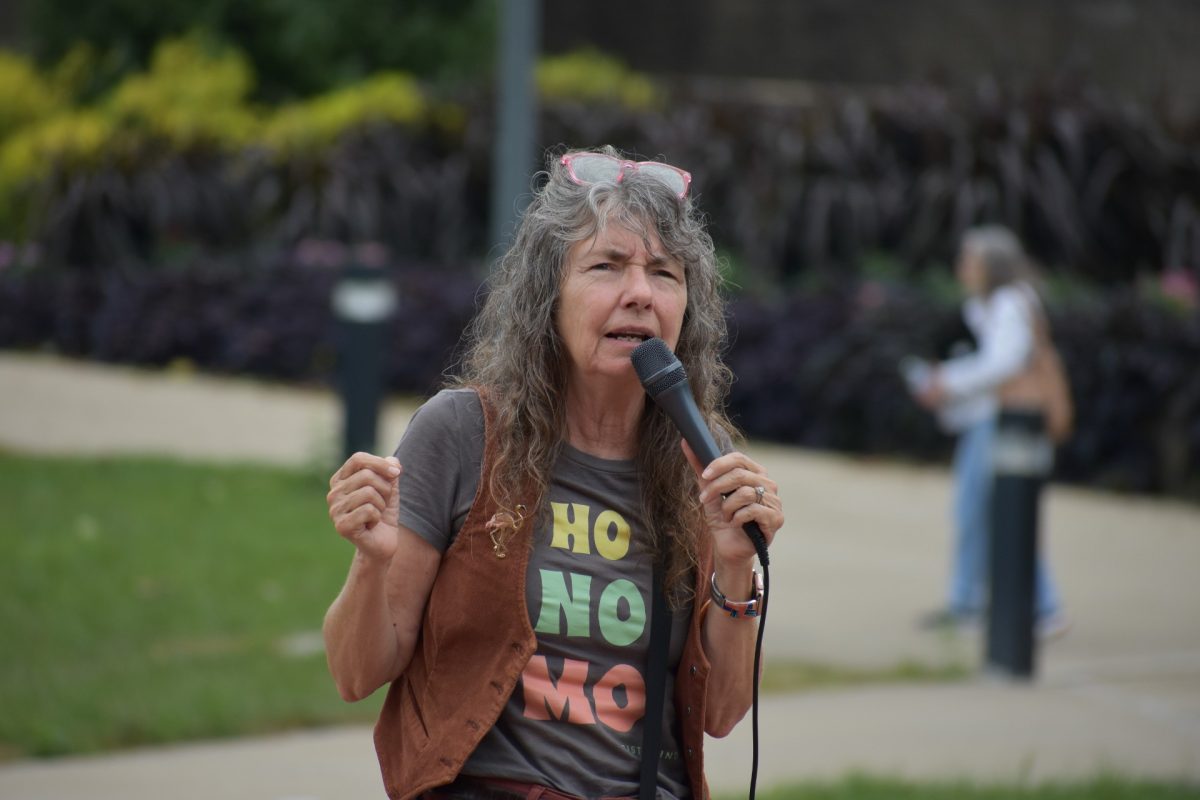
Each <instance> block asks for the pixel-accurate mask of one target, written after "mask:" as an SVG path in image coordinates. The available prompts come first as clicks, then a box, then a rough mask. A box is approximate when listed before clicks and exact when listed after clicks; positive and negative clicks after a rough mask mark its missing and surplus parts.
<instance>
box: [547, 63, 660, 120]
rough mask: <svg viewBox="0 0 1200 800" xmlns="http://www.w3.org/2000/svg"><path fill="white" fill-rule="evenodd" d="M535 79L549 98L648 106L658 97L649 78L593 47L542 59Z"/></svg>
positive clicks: (635, 107) (639, 107) (631, 107)
mask: <svg viewBox="0 0 1200 800" xmlns="http://www.w3.org/2000/svg"><path fill="white" fill-rule="evenodd" d="M536 78H537V87H538V92H539V93H540V94H541V96H542V97H543V98H544V99H546V100H560V101H575V102H583V103H614V104H617V105H621V106H624V107H626V108H630V109H641V108H649V107H651V106H653V105H655V104H656V103H657V102H658V100H659V97H658V90H657V89H656V88H655V86H654V84H653V83H652V82H651V81H650V79H649V78H647V77H646V76H644V75H641V74H639V73H637V72H634V71H633V70H631V69H630V68H629V67H627V66H626V65H625V64H623V63H622V62H621V61H620V60H619V59H616V58H613V57H612V56H608V55H605V54H604V53H601V52H600V51H598V50H593V49H590V48H588V49H584V50H576V51H573V52H570V53H566V54H564V55H561V56H547V57H545V58H543V59H541V61H539V62H538V65H537V75H536Z"/></svg>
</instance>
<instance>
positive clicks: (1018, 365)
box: [938, 283, 1038, 432]
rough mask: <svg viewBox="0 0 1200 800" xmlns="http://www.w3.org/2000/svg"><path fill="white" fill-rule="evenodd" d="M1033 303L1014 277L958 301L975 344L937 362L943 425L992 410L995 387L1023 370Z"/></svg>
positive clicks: (975, 419)
mask: <svg viewBox="0 0 1200 800" xmlns="http://www.w3.org/2000/svg"><path fill="white" fill-rule="evenodd" d="M1037 303H1038V298H1037V293H1036V292H1034V291H1033V289H1032V287H1030V286H1029V285H1028V284H1024V283H1017V284H1008V285H1006V286H1001V287H999V288H998V289H996V290H995V291H993V292H992V293H991V295H989V296H988V297H987V298H984V299H980V298H976V297H972V298H969V299H968V300H967V301H966V303H964V304H963V318H964V319H965V320H966V323H967V327H969V328H970V329H971V332H972V333H974V334H975V340H976V342H978V349H976V350H975V351H974V352H972V353H968V354H967V355H964V356H960V357H958V358H951V359H949V360H947V361H943V362H942V363H941V365H940V368H939V376H940V379H941V383H942V388H943V389H944V390H945V391H946V395H947V397H948V401H947V402H946V404H945V405H944V406H943V407H942V409H941V411H940V412H939V415H938V418H939V420H940V421H941V424H942V427H943V428H945V429H946V430H948V431H952V432H959V431H963V430H966V429H967V428H969V427H971V426H973V425H975V424H977V423H979V422H982V421H984V420H986V419H988V418H989V417H992V416H995V414H996V409H997V402H996V390H997V389H998V388H999V387H1000V385H1001V384H1003V383H1004V382H1005V381H1006V380H1008V379H1009V378H1011V377H1013V376H1014V375H1016V374H1017V373H1019V372H1020V371H1021V370H1023V369H1024V368H1025V366H1026V365H1027V364H1028V363H1029V358H1030V356H1031V355H1032V353H1033V345H1034V332H1033V314H1032V313H1031V311H1032V309H1033V308H1034V307H1035V304H1037Z"/></svg>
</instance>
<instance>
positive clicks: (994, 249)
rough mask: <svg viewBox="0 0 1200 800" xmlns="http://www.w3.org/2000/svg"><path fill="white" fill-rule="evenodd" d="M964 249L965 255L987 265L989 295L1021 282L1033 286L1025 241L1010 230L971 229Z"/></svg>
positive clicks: (965, 234) (996, 228)
mask: <svg viewBox="0 0 1200 800" xmlns="http://www.w3.org/2000/svg"><path fill="white" fill-rule="evenodd" d="M961 247H962V252H964V253H966V252H971V253H974V254H975V255H977V256H979V259H980V261H981V262H982V263H983V268H984V293H985V294H987V295H990V294H991V293H992V292H993V291H995V290H996V289H998V288H999V287H1001V286H1005V285H1007V284H1010V283H1015V282H1017V281H1026V282H1028V283H1030V284H1032V283H1033V280H1034V271H1033V264H1032V263H1031V262H1030V260H1029V257H1028V256H1027V255H1026V254H1025V247H1024V246H1023V245H1022V244H1021V240H1020V239H1019V238H1018V237H1017V235H1016V234H1015V233H1013V232H1012V231H1011V230H1009V229H1008V228H1005V227H1004V226H1002V225H981V226H979V227H977V228H969V229H968V230H967V231H966V233H964V234H963V237H962V245H961Z"/></svg>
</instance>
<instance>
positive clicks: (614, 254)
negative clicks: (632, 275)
mask: <svg viewBox="0 0 1200 800" xmlns="http://www.w3.org/2000/svg"><path fill="white" fill-rule="evenodd" d="M593 255H598V256H600V257H601V258H605V259H608V260H609V261H628V260H629V259H630V258H632V257H633V255H632V253H630V251H628V250H622V249H620V248H617V247H609V248H607V249H605V250H601V251H599V252H596V253H593ZM671 261H674V259H672V258H670V257H668V256H665V255H663V254H662V253H652V254H651V255H650V258H649V259H647V261H646V264H647V266H652V267H658V266H662V265H663V264H666V263H668V262H671Z"/></svg>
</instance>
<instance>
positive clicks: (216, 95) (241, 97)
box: [104, 34, 258, 150]
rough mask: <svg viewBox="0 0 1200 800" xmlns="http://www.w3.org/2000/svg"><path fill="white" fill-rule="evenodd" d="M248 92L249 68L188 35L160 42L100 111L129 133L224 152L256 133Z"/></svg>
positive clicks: (231, 53) (233, 54)
mask: <svg viewBox="0 0 1200 800" xmlns="http://www.w3.org/2000/svg"><path fill="white" fill-rule="evenodd" d="M253 88H254V70H253V67H252V66H251V65H250V62H249V61H248V60H247V59H246V57H245V56H244V55H242V54H241V53H240V52H238V51H237V50H235V49H233V48H218V47H215V46H213V45H210V44H209V43H207V42H206V41H205V40H204V39H203V38H202V37H201V36H200V35H198V34H191V35H189V36H187V37H184V38H182V39H172V40H168V41H165V42H163V43H161V44H160V45H159V46H158V47H157V48H156V49H155V51H154V57H153V59H152V61H151V65H150V70H149V71H148V72H144V73H137V74H133V75H130V76H128V77H127V78H125V80H123V81H122V82H121V83H120V85H118V86H117V87H116V89H115V90H114V91H113V93H112V96H111V97H110V98H109V99H108V101H107V102H106V103H105V104H104V108H105V110H106V111H107V112H108V113H109V114H111V115H112V116H114V117H115V118H116V119H117V120H119V121H120V122H121V124H122V125H123V126H125V127H127V128H129V129H130V130H131V131H134V132H138V133H145V134H149V135H151V136H154V137H161V138H163V139H165V140H166V141H168V142H170V143H171V144H172V145H174V146H175V147H178V148H180V149H183V150H188V149H191V148H194V147H196V146H202V145H213V146H216V147H218V148H219V149H227V148H233V147H236V146H239V145H243V144H246V143H247V142H249V141H251V140H252V138H253V137H254V134H255V133H256V132H257V130H258V120H257V118H256V115H255V114H254V112H253V111H252V110H251V108H250V107H249V106H248V105H247V102H246V101H247V98H248V97H249V94H250V92H251V90H252V89H253Z"/></svg>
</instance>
